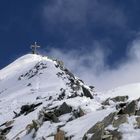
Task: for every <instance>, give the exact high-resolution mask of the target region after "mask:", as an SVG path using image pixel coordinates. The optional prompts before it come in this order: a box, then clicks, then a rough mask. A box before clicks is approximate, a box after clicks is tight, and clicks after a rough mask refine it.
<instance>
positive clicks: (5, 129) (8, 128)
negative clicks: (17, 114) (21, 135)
mask: <svg viewBox="0 0 140 140" xmlns="http://www.w3.org/2000/svg"><path fill="white" fill-rule="evenodd" d="M12 127H13V126H9V127H6V128H4V129H1V130H0V134H1V135H7V134H8V133H9V132H10V130H11V129H12Z"/></svg>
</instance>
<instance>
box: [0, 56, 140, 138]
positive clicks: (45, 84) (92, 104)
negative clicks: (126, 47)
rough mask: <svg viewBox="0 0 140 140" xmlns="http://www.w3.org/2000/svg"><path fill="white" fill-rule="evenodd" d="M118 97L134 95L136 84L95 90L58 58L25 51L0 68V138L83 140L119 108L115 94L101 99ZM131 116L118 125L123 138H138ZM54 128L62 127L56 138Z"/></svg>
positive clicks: (138, 91) (138, 94) (138, 92)
mask: <svg viewBox="0 0 140 140" xmlns="http://www.w3.org/2000/svg"><path fill="white" fill-rule="evenodd" d="M116 96H128V100H127V101H125V103H126V102H128V103H129V102H131V101H133V100H136V99H138V98H139V97H140V83H136V84H131V85H126V86H123V87H119V88H116V89H113V90H110V91H107V92H103V93H100V94H98V92H95V91H94V89H93V87H89V86H87V85H85V84H84V82H83V81H82V80H80V79H79V78H77V77H75V76H74V75H73V74H72V73H71V72H70V71H69V70H68V69H66V68H65V67H64V66H63V63H62V62H61V61H58V60H52V59H49V58H48V57H43V56H40V55H35V54H34V55H33V54H27V55H24V56H22V57H20V58H19V59H17V60H16V61H14V62H13V63H11V64H10V65H8V66H7V67H5V68H3V69H2V70H0V132H1V133H0V139H1V140H19V139H20V140H61V136H62V137H64V136H63V135H65V137H67V139H68V140H84V139H83V137H84V136H85V135H86V134H87V132H88V130H89V129H90V128H91V127H93V126H94V125H95V124H96V123H97V122H101V121H102V120H103V119H104V118H105V117H106V116H108V115H109V114H110V113H112V112H115V111H117V109H116V106H117V105H118V101H117V102H116V101H114V99H109V103H108V105H106V104H105V105H104V106H103V104H102V102H103V101H105V100H106V99H108V98H115V97H116ZM139 107H140V104H138V108H137V109H139ZM50 114H51V115H50ZM49 115H50V116H49ZM135 118H136V117H135V116H130V117H128V121H127V122H125V123H123V124H120V125H119V126H118V129H117V131H119V132H121V133H122V139H123V140H140V129H135V127H134V126H135V124H136V120H135ZM58 128H59V129H60V130H61V131H62V132H64V134H63V135H62V134H61V136H60V137H57V133H58V132H59V130H58ZM106 128H107V127H106ZM110 128H111V129H112V130H113V129H114V128H113V127H112V126H111V127H110ZM89 135H91V134H89ZM92 135H94V133H93V134H92ZM106 136H108V135H106ZM86 139H87V140H92V139H93V138H92V137H91V136H90V137H89V138H88V137H87V138H86ZM62 140H66V138H65V139H62ZM96 140H98V138H97V139H96ZM99 140H100V139H99ZM104 140H107V139H104ZM110 140H111V139H110ZM112 140H114V139H112ZM116 140H118V139H116Z"/></svg>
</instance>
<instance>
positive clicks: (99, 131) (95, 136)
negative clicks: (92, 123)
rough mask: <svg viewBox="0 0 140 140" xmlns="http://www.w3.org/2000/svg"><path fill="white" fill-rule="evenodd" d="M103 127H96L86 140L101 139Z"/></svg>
mask: <svg viewBox="0 0 140 140" xmlns="http://www.w3.org/2000/svg"><path fill="white" fill-rule="evenodd" d="M103 132H104V129H103V128H101V129H98V130H97V131H96V132H95V133H94V134H93V135H92V136H91V137H90V138H89V139H88V140H102V137H103Z"/></svg>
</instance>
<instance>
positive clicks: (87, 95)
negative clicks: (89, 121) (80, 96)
mask: <svg viewBox="0 0 140 140" xmlns="http://www.w3.org/2000/svg"><path fill="white" fill-rule="evenodd" d="M82 89H83V93H84V96H86V97H89V98H91V99H93V96H92V95H91V93H90V91H89V90H88V89H86V88H85V87H84V86H82Z"/></svg>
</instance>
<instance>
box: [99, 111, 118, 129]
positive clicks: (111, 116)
mask: <svg viewBox="0 0 140 140" xmlns="http://www.w3.org/2000/svg"><path fill="white" fill-rule="evenodd" d="M116 115H117V113H116V112H113V113H110V114H109V115H108V116H107V117H105V118H104V119H103V121H102V123H103V124H104V127H107V126H108V125H110V124H112V122H113V121H114V118H115V116H116Z"/></svg>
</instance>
